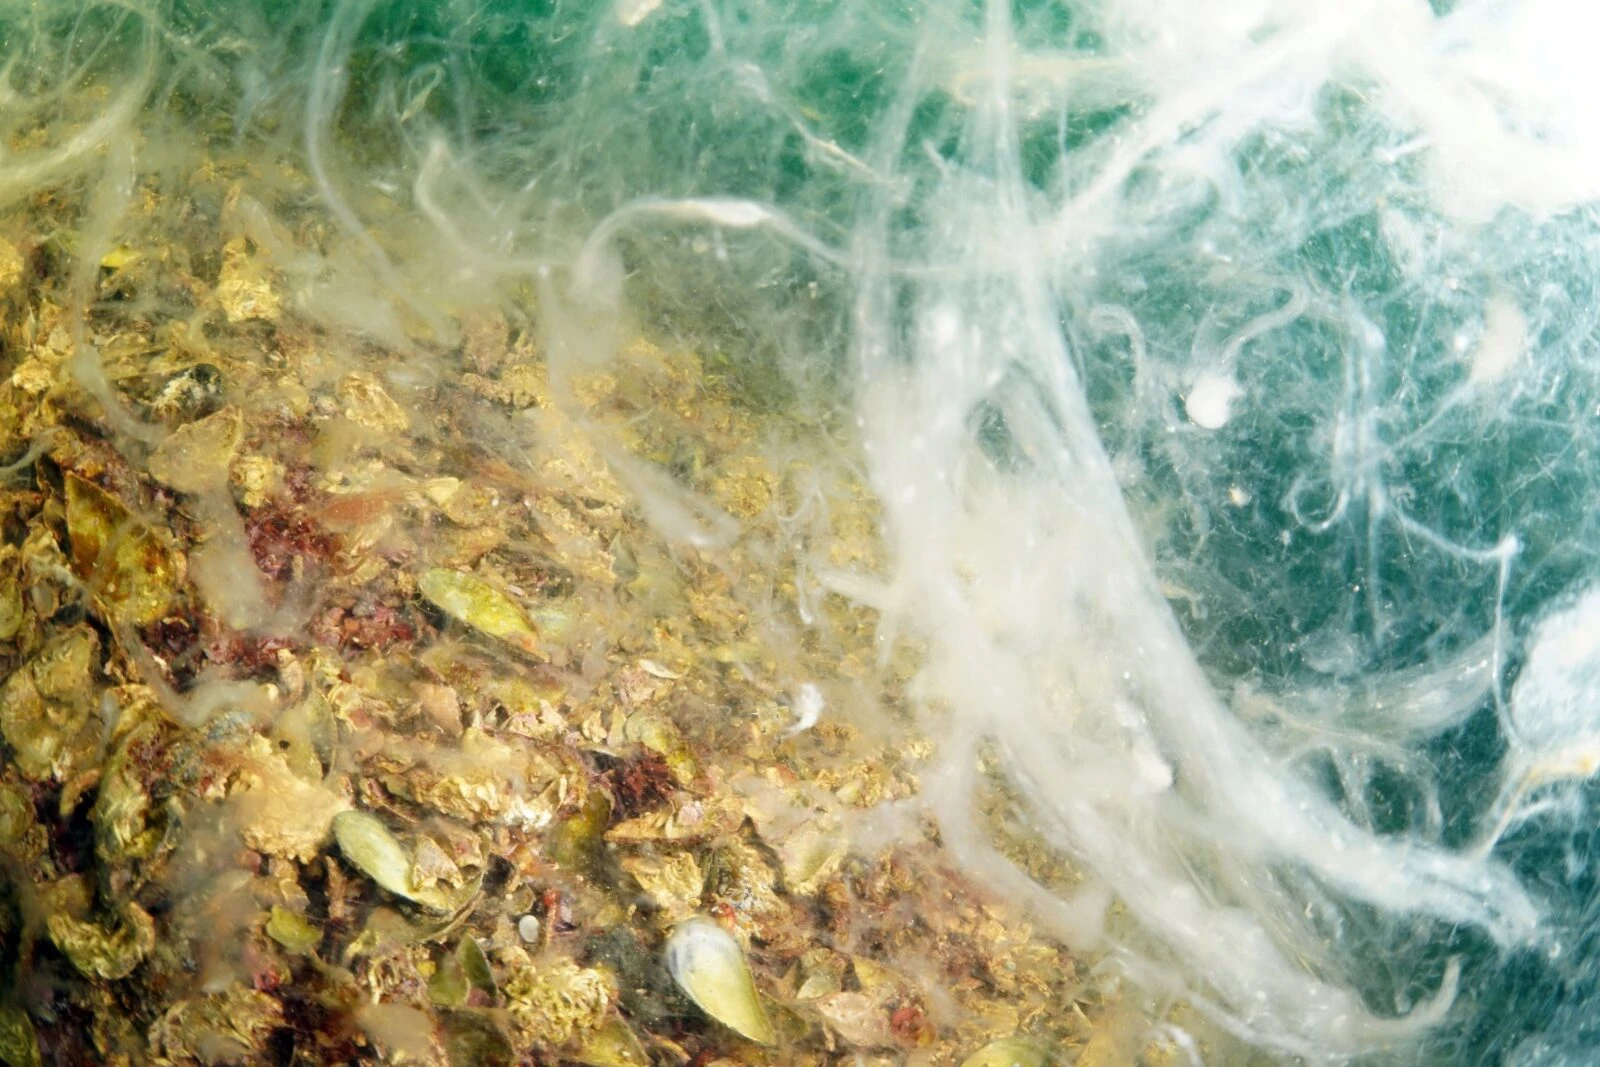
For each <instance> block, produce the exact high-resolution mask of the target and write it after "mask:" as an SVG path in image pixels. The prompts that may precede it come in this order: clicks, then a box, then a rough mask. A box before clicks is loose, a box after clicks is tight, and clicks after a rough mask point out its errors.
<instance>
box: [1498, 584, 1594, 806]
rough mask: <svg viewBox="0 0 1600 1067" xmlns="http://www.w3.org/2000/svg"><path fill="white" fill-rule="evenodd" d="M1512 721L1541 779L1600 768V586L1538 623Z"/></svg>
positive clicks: (1514, 690)
mask: <svg viewBox="0 0 1600 1067" xmlns="http://www.w3.org/2000/svg"><path fill="white" fill-rule="evenodd" d="M1511 721H1512V724H1513V725H1514V726H1515V727H1516V730H1517V734H1518V737H1517V740H1518V741H1519V742H1520V743H1521V744H1522V746H1523V747H1524V748H1525V749H1526V750H1529V751H1530V752H1531V753H1532V754H1533V755H1534V756H1535V757H1536V758H1537V759H1538V761H1539V766H1538V768H1537V770H1538V774H1539V776H1540V777H1543V778H1546V779H1554V778H1569V777H1570V778H1587V777H1589V776H1590V775H1592V774H1594V773H1595V771H1596V770H1597V769H1600V587H1596V588H1591V589H1589V590H1588V591H1586V592H1585V593H1584V594H1583V595H1582V596H1580V597H1579V598H1578V599H1577V600H1576V601H1574V602H1573V603H1572V604H1571V605H1570V606H1568V607H1566V608H1564V609H1562V610H1560V611H1557V612H1555V613H1554V614H1552V615H1549V616H1546V617H1545V618H1544V619H1542V620H1540V622H1539V625H1538V626H1536V627H1534V630H1533V634H1532V637H1531V640H1530V642H1529V651H1528V658H1527V662H1526V663H1525V664H1524V665H1523V668H1522V674H1521V675H1520V676H1519V677H1518V678H1517V683H1516V685H1515V686H1514V687H1513V688H1512V690H1511Z"/></svg>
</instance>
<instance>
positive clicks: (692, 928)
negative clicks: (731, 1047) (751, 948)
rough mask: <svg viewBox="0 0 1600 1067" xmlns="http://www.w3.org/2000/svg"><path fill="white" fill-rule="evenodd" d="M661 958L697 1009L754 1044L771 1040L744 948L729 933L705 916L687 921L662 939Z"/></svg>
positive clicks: (764, 1012)
mask: <svg viewBox="0 0 1600 1067" xmlns="http://www.w3.org/2000/svg"><path fill="white" fill-rule="evenodd" d="M665 957H666V964H667V970H668V971H669V972H671V974H672V978H673V980H674V981H676V982H677V983H678V986H679V988H681V989H682V990H683V991H684V992H685V993H687V994H688V995H689V999H690V1000H692V1001H694V1002H695V1005H696V1006H697V1007H699V1009H700V1010H701V1011H703V1012H705V1013H706V1014H707V1015H709V1016H711V1017H712V1018H713V1019H715V1020H716V1021H717V1022H719V1023H721V1024H722V1025H724V1026H726V1027H728V1028H729V1029H730V1030H733V1031H734V1032H736V1033H738V1034H740V1035H742V1036H744V1037H747V1038H749V1039H750V1040H751V1041H754V1042H757V1043H758V1044H762V1045H770V1044H772V1043H773V1042H774V1041H775V1040H776V1037H777V1035H776V1034H775V1033H774V1032H773V1029H772V1024H771V1023H770V1022H768V1021H767V1013H766V1011H765V1010H764V1009H763V1008H762V1007H761V996H760V994H759V993H757V992H756V983H755V979H754V978H753V977H751V974H750V965H749V964H748V963H747V962H745V958H744V950H743V949H742V948H740V947H739V942H738V941H737V940H735V939H734V937H733V935H732V934H730V933H728V932H727V931H726V930H724V929H723V928H722V927H720V926H718V925H717V924H716V923H714V922H712V921H711V920H710V919H705V918H694V919H690V920H688V921H687V922H684V923H681V924H679V926H678V928H677V929H676V930H674V931H672V936H671V937H669V938H667V945H666V950H665Z"/></svg>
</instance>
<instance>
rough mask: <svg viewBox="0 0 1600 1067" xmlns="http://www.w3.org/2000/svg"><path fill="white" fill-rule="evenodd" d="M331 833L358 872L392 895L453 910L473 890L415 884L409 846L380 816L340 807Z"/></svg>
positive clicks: (464, 901) (432, 909)
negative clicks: (407, 846) (391, 831)
mask: <svg viewBox="0 0 1600 1067" xmlns="http://www.w3.org/2000/svg"><path fill="white" fill-rule="evenodd" d="M333 836H334V839H335V840H336V841H338V842H339V851H340V852H342V853H344V858H345V859H347V860H349V861H350V863H351V865H353V866H354V867H356V868H357V869H358V870H360V871H361V873H363V874H365V875H366V876H367V877H368V878H371V879H372V880H373V881H374V882H376V883H377V884H378V885H379V886H381V887H383V888H384V889H387V890H388V891H389V892H391V893H393V894H394V895H395V896H398V897H404V898H405V899H407V900H410V901H414V902H416V903H418V904H421V905H422V906H423V907H425V908H428V909H429V910H431V911H437V912H452V911H455V910H456V909H457V908H459V907H461V905H463V904H464V903H466V901H467V900H468V899H470V898H471V897H472V895H473V894H474V893H475V892H476V887H474V886H467V887H463V888H462V889H459V890H454V891H452V890H450V889H448V888H446V887H444V886H438V885H429V886H420V885H418V884H417V883H416V880H415V879H414V878H413V876H412V857H411V853H410V852H409V850H407V848H406V847H405V845H403V844H402V843H401V842H400V839H399V838H397V837H395V836H394V834H392V833H390V832H389V828H388V827H386V826H384V825H383V821H382V820H381V819H379V818H377V817H376V816H373V815H369V814H367V813H366V812H364V811H341V812H340V813H339V814H337V815H335V816H334V817H333Z"/></svg>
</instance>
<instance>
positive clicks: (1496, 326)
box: [1467, 296, 1528, 385]
mask: <svg viewBox="0 0 1600 1067" xmlns="http://www.w3.org/2000/svg"><path fill="white" fill-rule="evenodd" d="M1527 347H1528V320H1527V319H1526V318H1524V317H1523V315H1522V311H1521V309H1520V308H1518V307H1517V305H1515V304H1513V303H1512V302H1511V301H1510V300H1509V299H1507V298H1506V297H1503V296H1497V297H1495V298H1494V299H1493V300H1491V301H1489V306H1488V307H1487V308H1485V309H1484V317H1483V336H1482V337H1480V338H1479V339H1478V347H1477V348H1476V349H1475V350H1474V351H1473V353H1472V370H1471V371H1470V372H1469V373H1468V375H1467V381H1468V382H1470V383H1471V384H1473V385H1487V384H1489V383H1490V382H1497V381H1499V380H1500V379H1501V378H1504V377H1505V376H1506V373H1507V372H1508V371H1510V370H1511V369H1512V368H1513V367H1515V366H1516V365H1517V363H1518V362H1520V361H1521V359H1522V353H1523V352H1524V351H1526V349H1527Z"/></svg>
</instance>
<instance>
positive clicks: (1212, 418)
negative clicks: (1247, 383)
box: [1183, 372, 1244, 430]
mask: <svg viewBox="0 0 1600 1067" xmlns="http://www.w3.org/2000/svg"><path fill="white" fill-rule="evenodd" d="M1242 396H1244V390H1242V389H1240V388H1239V384H1238V383H1237V382H1235V381H1234V380H1233V378H1231V377H1230V376H1228V375H1225V374H1213V373H1210V372H1207V373H1205V374H1202V375H1200V377H1198V378H1196V379H1195V383H1194V386H1193V387H1192V388H1191V389H1190V390H1189V394H1188V395H1187V396H1185V397H1184V398H1183V408H1184V411H1185V412H1187V413H1188V415H1189V421H1190V422H1192V423H1194V424H1195V425H1196V426H1199V427H1200V428H1201V429H1204V430H1220V429H1222V427H1224V426H1226V425H1227V424H1228V420H1229V419H1230V418H1231V417H1232V415H1233V402H1234V401H1235V400H1238V399H1239V398H1240V397H1242Z"/></svg>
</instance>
